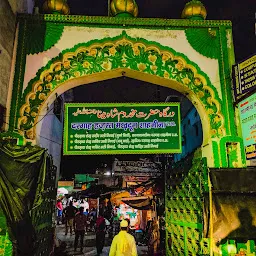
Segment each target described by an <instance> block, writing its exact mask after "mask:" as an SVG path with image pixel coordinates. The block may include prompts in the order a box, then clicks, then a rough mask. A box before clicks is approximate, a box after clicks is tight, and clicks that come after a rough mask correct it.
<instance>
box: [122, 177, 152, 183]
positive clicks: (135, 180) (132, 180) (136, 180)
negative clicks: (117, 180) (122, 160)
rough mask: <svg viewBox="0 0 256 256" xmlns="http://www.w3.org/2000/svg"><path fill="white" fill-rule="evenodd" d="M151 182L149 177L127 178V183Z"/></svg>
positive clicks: (125, 179)
mask: <svg viewBox="0 0 256 256" xmlns="http://www.w3.org/2000/svg"><path fill="white" fill-rule="evenodd" d="M148 180H149V177H148V176H125V177H124V181H125V182H146V181H148Z"/></svg>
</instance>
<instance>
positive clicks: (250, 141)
mask: <svg viewBox="0 0 256 256" xmlns="http://www.w3.org/2000/svg"><path fill="white" fill-rule="evenodd" d="M255 110H256V92H254V93H253V94H251V95H250V96H248V97H246V99H243V100H242V101H240V102H239V104H238V111H239V117H240V123H241V131H242V137H243V141H244V149H245V155H246V162H247V166H256V121H255V120H256V112H255Z"/></svg>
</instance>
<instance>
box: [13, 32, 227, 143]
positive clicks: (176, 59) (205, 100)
mask: <svg viewBox="0 0 256 256" xmlns="http://www.w3.org/2000/svg"><path fill="white" fill-rule="evenodd" d="M116 69H130V70H134V71H137V72H142V73H146V74H149V75H154V76H156V77H161V78H164V79H167V80H171V81H173V82H176V83H178V84H180V85H183V86H184V87H185V88H186V90H188V91H192V92H193V93H194V94H195V95H196V97H197V98H198V100H199V101H200V102H201V103H202V105H203V106H204V109H205V113H207V115H208V118H209V123H210V124H209V125H210V127H211V131H210V132H211V137H212V138H216V137H221V136H223V135H224V134H225V127H224V126H223V122H224V116H223V115H222V110H221V100H220V98H219V96H218V93H217V90H216V88H215V87H214V86H213V85H212V84H211V82H210V80H209V78H208V77H207V75H206V74H204V73H203V72H202V71H201V70H200V68H199V67H198V66H197V64H195V63H193V62H191V61H190V60H188V59H187V57H186V56H184V55H183V54H182V53H177V52H175V51H174V50H173V49H171V48H169V47H164V46H162V45H160V44H159V43H157V42H150V41H147V40H145V39H138V38H132V37H130V36H128V35H127V34H126V32H125V31H123V32H122V34H121V35H119V36H117V37H114V38H104V39H101V40H92V41H89V42H87V43H82V44H78V45H76V46H74V47H73V48H72V49H67V50H65V51H64V52H63V53H61V54H60V55H59V56H58V57H56V58H54V59H52V60H51V61H50V62H49V63H48V64H47V66H45V67H43V68H41V69H40V70H39V71H38V72H37V76H36V77H35V78H34V79H32V80H31V81H30V82H29V84H28V87H27V88H26V90H25V92H24V94H23V97H22V106H21V109H20V118H19V120H18V129H20V130H22V131H24V133H25V137H26V138H28V139H33V138H34V136H35V128H34V125H35V123H36V122H37V121H38V114H39V108H40V106H41V105H42V104H43V103H44V101H45V100H46V99H47V98H48V97H49V95H50V94H51V93H52V92H53V91H54V90H55V89H56V88H57V87H58V86H61V85H62V84H63V83H64V82H66V81H70V80H74V79H78V78H81V77H87V76H90V75H94V74H97V73H102V75H104V73H103V72H107V71H111V70H116ZM176 86H177V85H176ZM177 90H178V89H177Z"/></svg>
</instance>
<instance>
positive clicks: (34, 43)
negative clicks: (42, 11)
mask: <svg viewBox="0 0 256 256" xmlns="http://www.w3.org/2000/svg"><path fill="white" fill-rule="evenodd" d="M63 29H64V25H62V24H56V23H51V22H48V23H46V22H33V23H28V25H27V31H28V33H27V36H26V40H27V53H28V54H36V53H39V52H43V51H47V50H49V49H50V48H51V47H52V46H54V45H55V44H56V43H57V42H58V41H59V39H60V38H61V35H62V32H63Z"/></svg>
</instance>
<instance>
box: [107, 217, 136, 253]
mask: <svg viewBox="0 0 256 256" xmlns="http://www.w3.org/2000/svg"><path fill="white" fill-rule="evenodd" d="M120 229H121V230H120V232H119V233H118V234H117V235H116V236H115V237H114V239H113V241H112V244H111V247H110V251H109V256H137V255H138V254H137V248H136V242H135V239H134V237H133V236H132V235H130V234H128V233H127V231H128V222H127V220H122V221H121V222H120Z"/></svg>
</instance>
